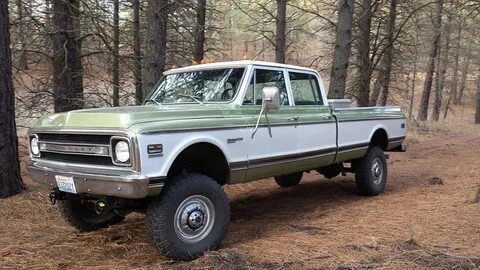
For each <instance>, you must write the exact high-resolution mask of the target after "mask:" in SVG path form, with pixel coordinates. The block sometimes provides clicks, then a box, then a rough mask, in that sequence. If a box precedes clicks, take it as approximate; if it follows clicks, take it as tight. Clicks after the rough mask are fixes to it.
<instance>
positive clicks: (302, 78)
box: [288, 72, 323, 106]
mask: <svg viewBox="0 0 480 270" xmlns="http://www.w3.org/2000/svg"><path fill="white" fill-rule="evenodd" d="M288 74H289V78H290V85H291V87H292V93H293V100H294V101H295V105H296V106H297V105H300V106H302V105H323V101H322V97H321V96H320V87H319V86H318V81H317V78H316V77H315V76H314V75H311V74H306V73H299V72H289V73H288Z"/></svg>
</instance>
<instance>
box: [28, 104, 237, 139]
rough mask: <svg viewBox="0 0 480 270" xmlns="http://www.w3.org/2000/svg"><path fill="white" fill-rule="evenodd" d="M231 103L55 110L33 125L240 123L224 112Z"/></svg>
mask: <svg viewBox="0 0 480 270" xmlns="http://www.w3.org/2000/svg"><path fill="white" fill-rule="evenodd" d="M234 107H235V105H231V104H221V105H216V104H205V105H203V106H200V105H196V104H195V105H190V104H189V105H161V106H158V105H144V106H132V107H114V108H112V107H109V108H97V109H85V110H76V111H70V112H66V113H56V114H53V115H48V116H44V117H42V118H40V119H39V120H38V122H37V123H36V125H35V126H34V127H35V128H59V129H63V128H80V129H82V128H92V129H94V128H111V129H130V130H132V131H135V132H142V131H157V130H168V129H176V128H191V127H195V126H201V127H206V126H207V127H208V126H210V125H215V126H218V125H225V124H227V125H229V124H230V125H231V124H239V123H238V121H227V119H229V120H232V118H233V119H237V120H239V121H240V122H242V123H244V122H245V121H246V119H242V117H241V115H239V114H237V115H229V116H228V115H227V113H229V114H231V113H232V112H238V111H239V110H237V109H235V108H234Z"/></svg>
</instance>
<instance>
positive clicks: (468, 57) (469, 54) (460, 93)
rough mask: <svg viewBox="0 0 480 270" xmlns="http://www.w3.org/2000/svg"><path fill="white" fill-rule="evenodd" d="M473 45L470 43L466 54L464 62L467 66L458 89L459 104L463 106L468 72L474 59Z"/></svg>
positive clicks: (464, 68) (464, 67)
mask: <svg viewBox="0 0 480 270" xmlns="http://www.w3.org/2000/svg"><path fill="white" fill-rule="evenodd" d="M472 43H473V42H470V43H469V45H468V48H467V52H466V53H465V58H464V60H463V62H464V63H465V64H464V66H463V71H462V78H461V80H460V88H459V89H458V97H457V101H458V104H463V94H464V92H465V85H466V83H467V77H468V72H469V68H470V60H471V58H472Z"/></svg>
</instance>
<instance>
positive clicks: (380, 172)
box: [355, 146, 387, 196]
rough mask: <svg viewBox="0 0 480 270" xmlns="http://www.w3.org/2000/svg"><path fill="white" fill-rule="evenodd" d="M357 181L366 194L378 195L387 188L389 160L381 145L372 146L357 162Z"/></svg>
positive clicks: (362, 191)
mask: <svg viewBox="0 0 480 270" xmlns="http://www.w3.org/2000/svg"><path fill="white" fill-rule="evenodd" d="M355 182H356V183H357V188H358V190H359V192H360V194H361V195H364V196H376V195H379V194H380V193H382V192H383V191H384V190H385V185H386V184H387V160H386V158H385V155H384V153H383V150H382V149H381V148H380V147H378V146H370V147H369V148H368V150H367V154H365V156H364V157H363V158H361V159H358V160H357V161H356V162H355Z"/></svg>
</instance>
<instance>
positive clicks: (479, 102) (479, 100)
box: [475, 70, 480, 124]
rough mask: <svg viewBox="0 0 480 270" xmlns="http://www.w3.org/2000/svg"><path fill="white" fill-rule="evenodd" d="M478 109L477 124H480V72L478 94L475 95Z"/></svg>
mask: <svg viewBox="0 0 480 270" xmlns="http://www.w3.org/2000/svg"><path fill="white" fill-rule="evenodd" d="M475 99H476V103H477V105H476V108H475V124H480V70H479V71H478V77H477V93H476V95H475Z"/></svg>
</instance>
